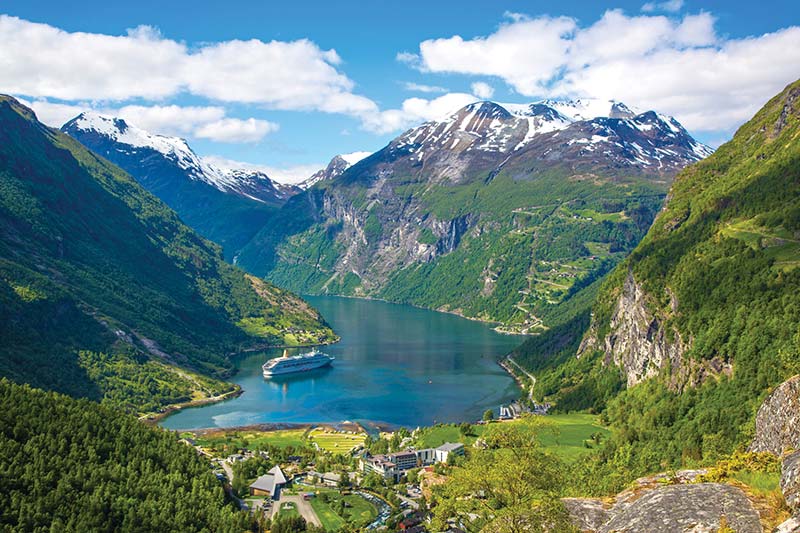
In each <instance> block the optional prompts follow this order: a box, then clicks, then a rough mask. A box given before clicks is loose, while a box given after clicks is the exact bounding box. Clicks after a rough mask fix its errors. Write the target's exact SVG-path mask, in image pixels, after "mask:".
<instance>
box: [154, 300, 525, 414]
mask: <svg viewBox="0 0 800 533" xmlns="http://www.w3.org/2000/svg"><path fill="white" fill-rule="evenodd" d="M307 300H308V301H309V302H310V303H311V304H312V305H314V306H315V307H316V308H317V309H319V311H320V312H321V313H322V315H323V316H324V317H325V319H326V320H327V321H328V322H329V323H330V324H331V325H332V326H333V328H334V330H336V332H337V333H338V334H339V335H341V337H342V340H341V342H339V343H337V344H334V345H331V346H326V347H324V348H322V350H323V351H324V352H326V353H328V354H330V355H332V356H334V357H336V360H335V361H334V363H333V366H332V367H330V368H325V369H320V370H314V371H312V372H308V373H304V374H296V375H294V376H284V377H277V378H271V379H265V378H264V377H263V376H262V375H261V365H262V364H263V363H264V361H266V359H267V358H268V357H277V356H279V355H280V353H281V350H271V351H268V352H262V353H259V354H254V355H251V356H247V357H246V358H243V359H242V360H241V361H240V364H239V372H238V373H237V374H236V376H235V377H234V379H233V380H234V381H235V382H236V383H238V384H239V385H241V386H242V388H243V389H244V393H243V394H242V395H241V396H239V397H238V398H235V399H232V400H228V401H226V402H222V403H217V404H211V405H206V406H202V407H196V408H191V409H184V410H182V411H180V412H177V413H175V414H173V415H171V416H169V417H168V418H166V419H165V420H164V421H163V423H162V425H163V426H164V427H167V428H170V429H196V428H206V427H215V426H216V427H233V426H243V425H250V424H264V423H282V422H284V423H285V422H290V423H300V422H320V423H322V422H331V423H335V422H342V421H345V420H350V421H358V422H362V423H370V422H372V423H384V424H391V425H402V426H408V427H415V426H418V425H426V424H433V423H436V422H461V421H465V420H466V421H475V420H478V419H479V418H480V416H481V414H482V413H483V412H484V411H485V410H486V409H487V408H494V409H496V408H497V407H498V406H499V405H500V404H503V403H508V402H509V401H511V400H513V399H515V398H517V397H518V396H519V389H518V387H517V385H516V383H515V382H514V380H513V379H511V378H510V377H509V376H508V374H506V373H505V372H504V371H503V369H502V368H500V366H499V365H498V364H497V361H498V359H499V358H500V357H501V356H503V355H504V354H506V353H508V352H509V351H510V350H511V349H513V348H514V347H515V346H517V345H518V344H520V343H521V342H522V338H521V337H518V336H510V335H501V334H499V333H496V332H494V331H492V329H491V328H490V327H488V326H487V325H486V324H482V323H479V322H474V321H470V320H466V319H463V318H460V317H457V316H454V315H449V314H444V313H438V312H435V311H429V310H425V309H418V308H415V307H410V306H405V305H397V304H390V303H386V302H379V301H371V300H359V299H354V298H339V297H334V296H316V297H314V296H312V297H308V298H307ZM301 351H304V350H297V349H294V350H290V354H294V353H300V352H301Z"/></svg>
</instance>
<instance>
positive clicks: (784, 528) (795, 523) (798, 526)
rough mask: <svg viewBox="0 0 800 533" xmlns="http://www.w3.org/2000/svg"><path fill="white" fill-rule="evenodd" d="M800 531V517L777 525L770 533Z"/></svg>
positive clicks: (795, 532) (794, 532) (793, 532)
mask: <svg viewBox="0 0 800 533" xmlns="http://www.w3.org/2000/svg"><path fill="white" fill-rule="evenodd" d="M798 531H800V517H796V516H795V517H793V518H790V519H789V520H787V521H785V522H783V523H782V524H781V525H779V526H778V527H777V528H775V530H774V531H773V532H772V533H797V532H798Z"/></svg>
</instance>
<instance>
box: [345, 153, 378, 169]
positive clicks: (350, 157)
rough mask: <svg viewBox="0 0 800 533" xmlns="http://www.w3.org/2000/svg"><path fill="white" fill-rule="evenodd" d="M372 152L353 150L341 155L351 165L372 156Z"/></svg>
mask: <svg viewBox="0 0 800 533" xmlns="http://www.w3.org/2000/svg"><path fill="white" fill-rule="evenodd" d="M371 155H372V152H351V153H349V154H342V155H340V156H339V157H341V158H342V159H344V160H345V161H347V164H348V165H349V166H351V167H352V166H353V165H355V164H356V163H358V162H359V161H361V160H362V159H364V158H365V157H368V156H371Z"/></svg>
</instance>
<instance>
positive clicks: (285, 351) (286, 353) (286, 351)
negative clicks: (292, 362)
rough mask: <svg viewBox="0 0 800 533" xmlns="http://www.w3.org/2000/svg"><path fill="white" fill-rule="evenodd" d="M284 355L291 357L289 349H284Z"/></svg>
mask: <svg viewBox="0 0 800 533" xmlns="http://www.w3.org/2000/svg"><path fill="white" fill-rule="evenodd" d="M283 356H284V357H289V350H286V349H284V350H283Z"/></svg>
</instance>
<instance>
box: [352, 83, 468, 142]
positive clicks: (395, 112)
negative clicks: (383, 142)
mask: <svg viewBox="0 0 800 533" xmlns="http://www.w3.org/2000/svg"><path fill="white" fill-rule="evenodd" d="M476 100H478V98H476V97H475V96H474V95H471V94H465V93H447V94H444V95H442V96H439V97H438V98H433V99H431V100H428V99H425V98H408V99H406V100H404V101H403V104H402V106H401V107H400V109H387V110H385V111H381V112H379V113H374V114H372V115H370V116H366V117H364V119H363V123H364V128H365V129H367V130H368V131H372V132H374V133H390V132H393V131H397V130H401V129H405V128H409V127H411V126H414V125H416V124H419V123H420V122H424V121H426V120H436V119H441V118H444V117H447V116H448V115H451V114H452V113H454V112H456V111H458V110H459V109H461V108H462V107H464V106H465V105H468V104H471V103H472V102H475V101H476Z"/></svg>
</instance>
